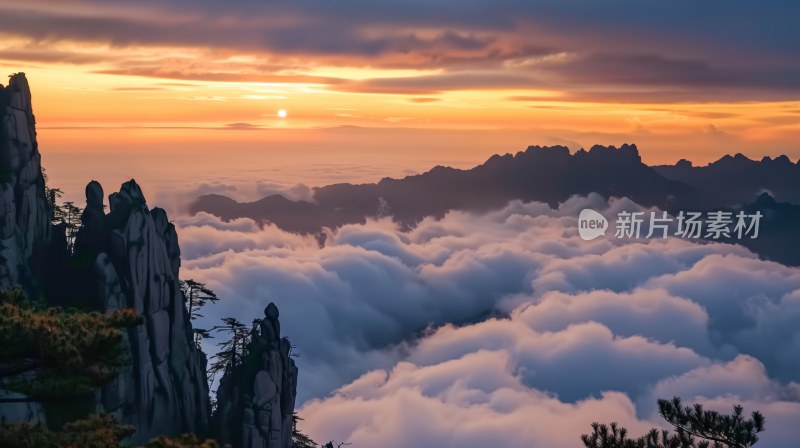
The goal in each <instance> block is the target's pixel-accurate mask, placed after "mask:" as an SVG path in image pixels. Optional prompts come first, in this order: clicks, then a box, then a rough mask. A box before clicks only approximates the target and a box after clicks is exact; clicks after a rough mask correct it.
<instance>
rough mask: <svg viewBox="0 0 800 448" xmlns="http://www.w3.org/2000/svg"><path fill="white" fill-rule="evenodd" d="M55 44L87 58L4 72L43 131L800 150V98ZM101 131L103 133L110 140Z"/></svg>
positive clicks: (17, 45)
mask: <svg viewBox="0 0 800 448" xmlns="http://www.w3.org/2000/svg"><path fill="white" fill-rule="evenodd" d="M26 45H27V47H26ZM25 48H29V49H31V51H32V52H34V53H35V52H37V51H41V52H43V51H44V50H45V49H43V48H42V47H41V46H37V45H36V44H32V43H30V42H25V41H23V40H20V39H16V40H15V39H9V40H6V41H5V42H3V43H2V44H0V49H5V50H16V51H22V50H23V49H25ZM48 50H49V51H66V50H70V51H72V52H73V53H75V54H77V55H78V56H80V57H85V58H86V59H85V60H82V59H81V60H80V63H77V62H76V63H68V62H59V63H56V62H45V61H42V62H38V63H35V64H30V63H28V64H25V65H23V64H21V63H19V62H15V61H13V60H11V59H9V60H0V62H2V64H3V66H4V67H6V71H7V72H9V73H10V72H11V71H14V70H20V71H24V72H26V74H27V75H28V78H29V80H30V82H31V83H32V85H33V86H34V107H35V111H36V115H37V122H38V124H39V127H40V129H53V128H59V129H61V128H73V127H74V128H82V129H85V128H94V129H103V128H108V129H122V128H127V129H140V130H141V129H145V128H147V129H152V131H149V132H150V133H154V134H156V135H157V134H158V133H159V132H163V130H166V129H172V130H176V129H184V128H186V129H195V130H196V129H199V128H203V129H226V130H232V131H236V132H235V133H233V134H235V135H233V136H231V137H229V138H232V139H236V138H241V139H251V138H253V137H252V135H250V134H251V132H249V131H254V130H255V131H258V130H271V131H272V132H278V131H280V132H285V131H289V130H292V129H326V128H337V127H342V126H346V127H359V128H375V129H392V128H398V129H400V128H402V129H408V128H411V129H420V130H456V131H457V130H465V131H466V130H470V131H474V130H483V131H498V132H508V131H510V130H511V131H520V132H522V131H531V140H530V141H529V142H528V143H531V144H539V143H541V144H547V143H549V142H546V141H537V140H536V138H538V137H535V136H539V135H545V136H551V137H561V138H565V137H564V135H567V134H569V135H577V134H580V135H585V136H587V137H584V138H583V139H581V140H580V143H581V144H592V143H595V141H597V142H600V141H602V140H603V139H602V136H604V135H605V136H609V139H611V136H617V137H615V138H616V140H615V142H616V143H617V144H619V143H622V142H623V141H632V142H639V141H641V140H646V139H647V138H649V137H648V136H650V137H653V136H657V137H659V138H661V139H662V140H669V139H671V138H675V139H679V140H680V141H681V142H688V145H690V146H691V145H692V143H691V142H693V141H696V142H701V141H703V142H705V143H703V147H708V145H709V144H710V143H709V142H708V140H709V139H710V138H716V139H717V140H718V142H717V146H718V147H719V151H718V152H719V154H720V155H721V154H723V153H726V152H731V151H732V150H739V148H742V147H743V148H745V150H746V148H747V146H746V145H747V144H748V142H751V143H752V144H753V145H754V147H755V145H763V144H764V142H767V143H770V144H774V145H775V146H776V147H778V148H784V149H783V150H782V151H781V152H787V150H786V149H785V148H789V149H790V150H796V149H797V147H796V144H794V142H795V141H796V138H797V137H798V136H800V120H798V117H800V101H760V102H752V101H751V102H741V101H729V102H725V101H720V102H694V103H692V102H670V101H667V100H664V99H662V100H659V101H638V102H637V101H626V102H621V101H614V98H613V97H605V98H599V99H596V98H595V97H582V96H581V94H580V92H570V91H566V90H556V89H543V88H535V87H531V88H501V87H499V86H493V85H487V86H485V87H481V88H477V87H470V88H467V87H465V88H461V89H457V90H450V89H445V88H442V89H431V88H430V87H427V88H425V87H421V86H422V85H423V84H420V87H419V88H417V84H415V82H416V81H418V80H420V79H427V78H430V77H432V76H435V75H440V74H442V72H441V70H417V69H386V68H380V67H349V66H346V65H342V66H336V65H330V64H329V65H324V64H306V65H302V64H297V66H296V67H293V68H291V69H281V70H277V71H273V72H271V74H266V75H264V74H261V75H259V74H258V73H264V72H263V71H259V70H260V69H261V67H262V65H269V60H268V59H267V60H266V61H267V62H265V59H264V58H259V57H256V56H254V55H248V54H240V53H230V54H224V53H221V54H214V55H211V54H209V53H207V52H204V51H202V50H199V49H179V48H169V47H163V48H162V47H159V48H143V47H132V48H124V49H115V48H111V47H109V46H104V45H98V44H79V43H72V42H57V43H54V44H53V45H52V47H48ZM42 54H43V56H42V57H43V58H45V53H42ZM212 56H215V57H212ZM6 58H8V56H6ZM120 59H125V60H126V61H127V62H126V64H127V65H125V66H126V67H129V70H128V71H121V70H120V69H119V68H118V67H117V66H116V65H115V61H119V60H120ZM131 61H133V62H131ZM154 64H155V65H154ZM287 65H291V64H287ZM139 66H141V68H137V67H139ZM152 67H156V69H152ZM381 80H390V81H392V82H395V83H396V84H397V86H398V87H397V88H396V89H394V88H393V87H391V86H392V85H390V87H388V88H387V87H380V88H378V87H374V86H373V84H371V83H370V82H379V81H381ZM354 83H355V84H354ZM415 89H416V90H415ZM589 98H591V99H589ZM289 109H291V111H292V114H291V120H276V119H275V118H276V117H277V118H279V119H280V118H286V117H287V116H288V113H287V112H286V111H287V110H289ZM159 129H161V130H162V131H159ZM239 131H241V132H239ZM244 131H248V132H244ZM190 132H191V131H190ZM170 134H171V135H172V134H174V132H170ZM244 134H247V136H245V135H244ZM86 135H87V138H89V137H88V136H89V135H90V134H89V133H88V132H87V133H86ZM100 135H101V134H95V137H96V138H106V137H100ZM103 135H105V134H103ZM593 135H597V136H599V137H597V138H594V137H591V136H593ZM586 140H589V141H586ZM734 141H735V143H736V145H733V143H732V142H734ZM699 144H700V143H698V145H699ZM731 145H733V146H731ZM737 145H738V146H737ZM792 145H794V146H792ZM731 148H733V149H731ZM792 148H794V149H792ZM514 149H515V148H507V149H506V150H514ZM684 149H690V148H684ZM761 149H762V150H773V149H771V148H761ZM497 152H500V150H497ZM688 156H689V157H692V154H689V155H688ZM796 156H797V152H795V153H794V157H796Z"/></svg>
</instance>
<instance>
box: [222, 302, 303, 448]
mask: <svg viewBox="0 0 800 448" xmlns="http://www.w3.org/2000/svg"><path fill="white" fill-rule="evenodd" d="M280 334H281V328H280V323H279V322H278V308H277V307H276V306H275V305H274V304H272V303H270V304H269V306H267V308H266V309H265V310H264V318H263V319H261V320H257V321H255V322H254V325H253V329H252V331H251V333H250V342H249V344H248V346H247V349H246V351H245V353H246V355H245V356H244V359H243V360H242V362H241V364H240V365H237V366H234V367H233V368H230V369H228V370H227V371H226V372H225V375H224V376H223V377H222V379H221V380H220V385H219V389H218V390H217V406H218V411H217V414H216V415H215V422H214V424H215V427H216V429H217V431H216V432H217V434H218V436H219V439H220V440H221V441H222V442H225V443H230V444H232V445H233V446H236V447H240V448H290V447H292V415H293V414H294V406H295V399H296V397H297V367H296V366H295V363H294V360H293V359H292V357H291V356H290V352H291V344H290V343H289V340H288V339H286V338H281V336H280Z"/></svg>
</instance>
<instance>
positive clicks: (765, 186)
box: [653, 154, 800, 205]
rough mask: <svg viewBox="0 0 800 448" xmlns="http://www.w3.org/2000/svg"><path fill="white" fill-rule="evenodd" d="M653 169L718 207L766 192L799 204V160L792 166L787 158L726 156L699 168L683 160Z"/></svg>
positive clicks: (779, 199) (745, 200)
mask: <svg viewBox="0 0 800 448" xmlns="http://www.w3.org/2000/svg"><path fill="white" fill-rule="evenodd" d="M653 169H654V170H655V171H656V172H657V173H658V174H660V175H661V176H664V177H665V178H667V179H672V180H674V181H678V182H683V183H685V184H688V185H691V186H692V187H694V188H695V189H696V190H697V191H699V192H700V193H701V194H702V195H703V198H704V200H705V201H707V202H710V203H714V204H717V205H722V204H727V205H731V204H738V203H742V202H748V201H752V200H754V199H755V197H756V196H758V195H759V194H761V193H762V192H764V191H767V192H769V193H770V195H771V196H772V197H774V198H775V199H776V200H778V201H786V202H790V203H793V204H800V160H798V162H797V163H792V161H791V160H789V157H787V156H785V155H782V156H778V157H775V158H774V159H773V158H770V157H764V158H762V159H761V160H760V161H756V160H752V159H749V158H747V157H745V156H744V155H742V154H736V155H734V156H730V155H726V156H724V157H722V158H721V159H719V160H717V161H716V162H713V163H710V164H708V165H706V166H697V167H696V166H693V165H692V163H691V162H689V161H688V160H685V159H684V160H681V161H679V162H678V163H676V164H675V165H662V166H654V167H653Z"/></svg>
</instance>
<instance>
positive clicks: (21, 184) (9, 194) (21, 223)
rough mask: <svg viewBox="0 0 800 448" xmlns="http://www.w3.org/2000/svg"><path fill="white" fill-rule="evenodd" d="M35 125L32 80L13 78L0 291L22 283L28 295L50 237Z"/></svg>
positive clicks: (8, 91)
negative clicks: (39, 260) (30, 86)
mask: <svg viewBox="0 0 800 448" xmlns="http://www.w3.org/2000/svg"><path fill="white" fill-rule="evenodd" d="M35 123H36V120H35V119H34V116H33V108H32V107H31V91H30V88H29V87H28V80H27V79H26V78H25V75H24V74H22V73H18V74H16V75H12V76H11V78H10V80H9V83H8V86H7V87H3V85H2V84H0V290H8V289H10V288H11V287H13V286H15V285H21V286H23V287H24V289H25V290H26V291H27V292H28V293H29V294H32V293H33V292H34V283H35V281H34V276H33V273H32V271H31V267H32V266H33V265H34V263H32V262H33V261H34V258H36V257H37V255H38V253H39V252H40V250H41V248H42V247H43V246H44V245H45V244H46V243H47V240H48V238H49V233H50V212H49V208H48V206H47V200H46V198H45V192H44V176H43V175H42V166H41V155H40V154H39V145H38V143H37V142H36V128H35Z"/></svg>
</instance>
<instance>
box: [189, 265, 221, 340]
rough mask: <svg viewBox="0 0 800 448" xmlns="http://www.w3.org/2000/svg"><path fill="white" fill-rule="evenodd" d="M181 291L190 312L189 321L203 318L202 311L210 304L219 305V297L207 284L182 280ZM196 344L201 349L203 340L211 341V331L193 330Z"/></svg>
mask: <svg viewBox="0 0 800 448" xmlns="http://www.w3.org/2000/svg"><path fill="white" fill-rule="evenodd" d="M180 285H181V291H182V292H183V297H184V300H185V301H186V306H187V308H188V311H189V319H190V320H192V321H194V320H195V319H197V318H198V317H203V315H202V314H200V312H199V311H200V309H201V308H202V307H203V306H205V305H206V304H207V303H208V302H211V303H217V301H219V297H217V294H215V293H214V291H212V290H211V289H210V288H209V287H208V286H207V285H206V284H205V283H200V282H198V281H195V280H193V279H189V280H181V281H180ZM192 331H193V332H194V344H195V346H196V347H197V348H198V349H199V348H200V341H202V340H203V339H210V338H212V336H211V330H208V329H205V328H193V330H192Z"/></svg>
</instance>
